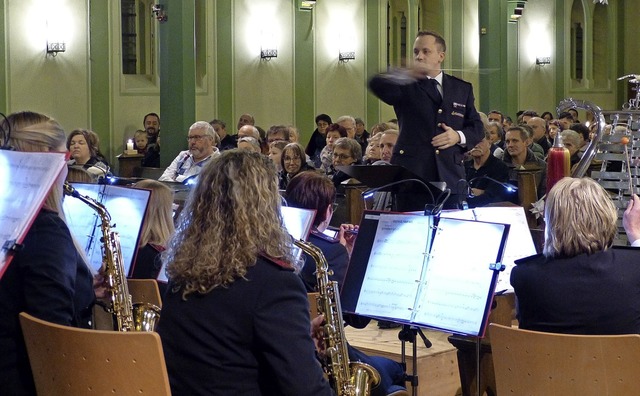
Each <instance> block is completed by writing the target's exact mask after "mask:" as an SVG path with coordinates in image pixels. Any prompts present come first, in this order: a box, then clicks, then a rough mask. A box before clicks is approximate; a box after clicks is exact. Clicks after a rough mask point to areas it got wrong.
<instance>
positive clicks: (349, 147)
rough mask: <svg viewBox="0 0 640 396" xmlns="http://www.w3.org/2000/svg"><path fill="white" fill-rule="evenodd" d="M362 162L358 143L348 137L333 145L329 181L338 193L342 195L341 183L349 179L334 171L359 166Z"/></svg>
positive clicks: (345, 175) (340, 172)
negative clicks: (344, 167) (343, 167)
mask: <svg viewBox="0 0 640 396" xmlns="http://www.w3.org/2000/svg"><path fill="white" fill-rule="evenodd" d="M361 162H362V148H361V147H360V143H358V142H357V141H355V139H351V138H348V137H341V138H340V139H338V140H336V142H335V143H334V144H333V162H332V164H331V166H332V167H333V169H334V171H333V175H332V176H331V180H332V181H333V184H334V185H335V186H336V188H339V192H340V193H344V187H343V186H342V185H341V184H342V182H343V181H345V180H347V179H349V178H350V176H349V175H347V174H346V173H344V172H342V171H339V170H337V169H336V167H337V166H349V165H360V164H361Z"/></svg>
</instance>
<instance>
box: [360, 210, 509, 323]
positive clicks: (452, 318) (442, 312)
mask: <svg viewBox="0 0 640 396" xmlns="http://www.w3.org/2000/svg"><path fill="white" fill-rule="evenodd" d="M433 223H434V219H433V217H431V216H415V215H406V214H388V215H382V214H381V215H380V218H379V221H378V225H377V230H376V234H375V239H374V242H373V246H372V249H371V255H370V256H369V262H368V264H367V267H366V272H365V274H364V278H363V280H362V287H361V290H360V294H359V296H358V301H357V306H356V313H359V314H362V315H369V316H376V317H385V318H390V319H397V320H401V321H408V322H410V323H412V324H416V325H423V326H426V327H434V328H438V329H444V330H447V331H451V332H455V333H462V334H469V335H480V334H481V332H482V330H483V328H484V324H485V323H484V322H485V319H486V315H487V314H488V309H489V302H490V301H491V297H492V294H493V286H494V282H495V277H496V274H495V273H494V271H493V270H491V269H490V268H489V265H490V264H491V263H495V262H499V261H501V255H502V249H503V247H504V246H503V243H504V241H505V238H506V236H505V235H506V233H507V232H508V229H509V226H506V225H504V224H495V223H487V222H479V221H467V220H459V219H447V218H441V219H440V221H439V223H438V227H437V228H435V227H433ZM434 232H435V235H433V234H434ZM432 237H433V240H431V239H432ZM426 252H428V254H425V253H426Z"/></svg>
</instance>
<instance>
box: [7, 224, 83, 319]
mask: <svg viewBox="0 0 640 396" xmlns="http://www.w3.org/2000/svg"><path fill="white" fill-rule="evenodd" d="M16 261H17V260H16ZM77 263H78V256H77V253H76V250H75V247H74V245H73V241H72V239H71V234H70V233H69V229H68V228H67V226H66V225H65V224H64V223H63V222H62V220H61V219H59V218H58V217H57V215H55V214H52V213H49V214H42V213H41V214H40V215H39V216H38V219H37V220H36V222H34V224H33V226H32V227H31V229H30V230H29V233H28V235H27V238H26V239H25V248H24V250H23V251H21V252H20V260H19V262H18V261H17V262H14V263H13V264H19V265H20V271H21V272H22V280H23V285H24V297H25V307H26V311H27V312H28V313H29V314H31V315H33V316H36V317H38V318H40V319H43V320H47V321H49V322H53V323H58V324H61V325H66V326H73V325H76V323H75V322H76V320H75V314H76V313H75V309H74V297H75V293H76V269H77ZM84 280H85V281H86V279H84Z"/></svg>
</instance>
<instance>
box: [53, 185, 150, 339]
mask: <svg viewBox="0 0 640 396" xmlns="http://www.w3.org/2000/svg"><path fill="white" fill-rule="evenodd" d="M64 194H65V195H68V196H71V197H74V198H77V199H79V200H80V201H82V202H83V203H85V204H87V205H88V206H89V207H91V209H93V210H95V211H96V213H97V214H98V217H100V221H101V224H100V228H101V230H102V238H101V242H102V271H103V275H104V278H105V284H106V288H107V295H108V301H109V302H108V303H107V304H106V306H105V307H104V308H105V310H106V311H107V312H108V313H110V314H111V315H112V316H113V329H114V330H116V331H153V330H154V328H155V325H156V323H157V321H158V319H159V318H160V308H158V307H157V306H156V305H154V304H150V303H136V304H133V303H132V302H131V294H129V286H128V284H127V278H126V274H125V273H124V265H123V263H122V251H121V249H120V236H119V235H118V233H117V232H116V231H113V230H112V229H111V215H109V212H107V209H106V208H105V206H104V205H103V204H101V203H100V202H98V201H96V200H95V199H93V198H91V197H88V196H83V195H80V193H79V192H78V191H76V189H74V188H73V187H72V186H71V185H70V184H69V183H66V182H65V183H64Z"/></svg>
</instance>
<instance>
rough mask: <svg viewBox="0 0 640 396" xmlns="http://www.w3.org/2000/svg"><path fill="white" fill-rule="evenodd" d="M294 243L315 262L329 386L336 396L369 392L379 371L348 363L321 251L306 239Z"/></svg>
mask: <svg viewBox="0 0 640 396" xmlns="http://www.w3.org/2000/svg"><path fill="white" fill-rule="evenodd" d="M294 244H295V245H296V246H298V247H299V248H300V249H302V250H303V251H304V252H305V253H307V254H308V255H309V256H311V258H312V259H313V260H314V261H315V263H316V279H317V282H318V292H319V293H318V294H319V296H318V311H319V313H321V314H324V317H325V325H324V341H325V345H326V352H325V362H324V364H323V366H324V370H325V373H326V374H327V376H328V377H329V381H330V382H331V387H332V388H333V390H334V391H335V392H336V394H337V395H338V396H365V395H370V394H371V387H372V386H375V385H377V384H378V383H379V382H380V374H378V371H376V369H375V368H373V367H371V366H370V365H368V364H366V363H362V362H349V354H348V352H347V340H346V338H345V335H344V322H343V321H342V307H341V305H340V292H339V291H338V282H335V281H329V275H331V272H330V271H329V264H328V263H327V260H326V258H325V257H324V254H322V251H321V250H320V249H319V248H318V247H316V246H314V245H312V244H310V243H308V242H304V241H298V240H294Z"/></svg>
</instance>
